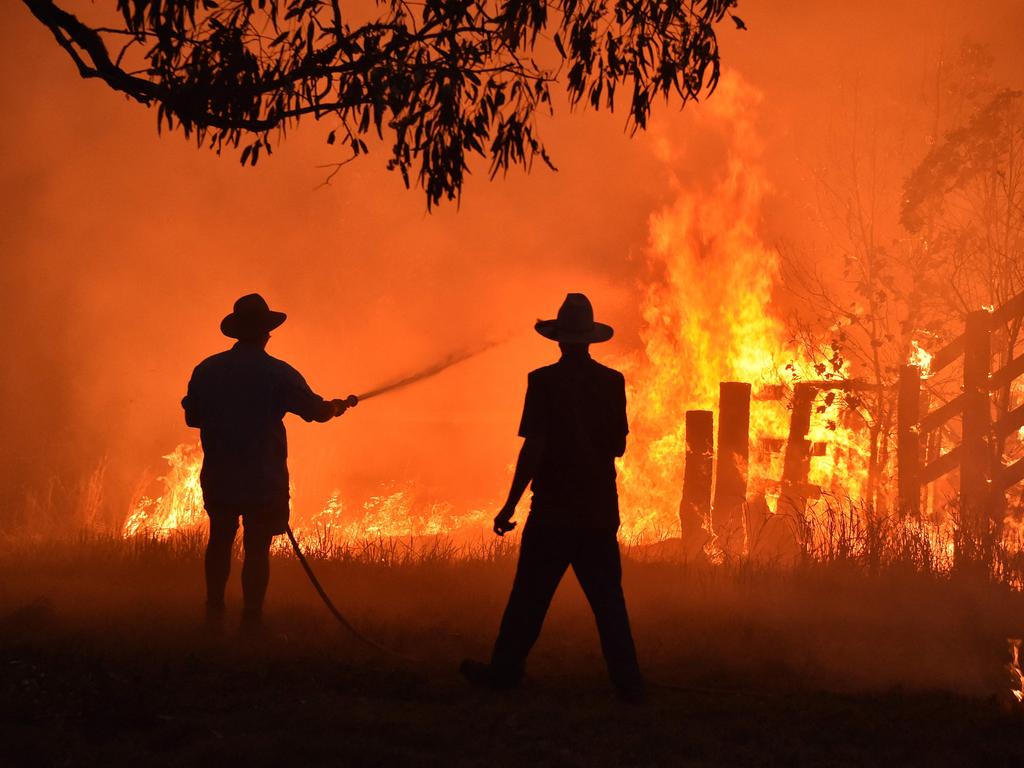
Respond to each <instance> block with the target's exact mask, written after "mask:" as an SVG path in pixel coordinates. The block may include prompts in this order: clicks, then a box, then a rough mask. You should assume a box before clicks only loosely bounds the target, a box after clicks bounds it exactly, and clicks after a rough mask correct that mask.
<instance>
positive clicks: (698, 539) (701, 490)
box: [679, 411, 714, 557]
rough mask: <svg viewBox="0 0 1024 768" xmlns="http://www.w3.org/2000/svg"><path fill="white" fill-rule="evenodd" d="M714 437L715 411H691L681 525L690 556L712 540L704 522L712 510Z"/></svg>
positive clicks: (689, 414)
mask: <svg viewBox="0 0 1024 768" xmlns="http://www.w3.org/2000/svg"><path fill="white" fill-rule="evenodd" d="M713 441H714V415H713V414H712V412H711V411H687V412H686V464H685V465H684V467H683V498H682V500H681V501H680V502H679V529H680V535H681V537H682V540H683V549H684V551H685V552H686V553H687V555H689V556H690V557H697V556H698V555H700V554H701V553H702V552H703V550H704V544H705V543H706V542H707V540H708V533H707V531H706V530H705V528H704V524H705V521H706V520H708V518H709V516H710V514H711V466H712V460H713V456H714V454H713V451H714V446H713Z"/></svg>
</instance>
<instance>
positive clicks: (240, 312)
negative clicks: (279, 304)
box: [220, 293, 288, 339]
mask: <svg viewBox="0 0 1024 768" xmlns="http://www.w3.org/2000/svg"><path fill="white" fill-rule="evenodd" d="M287 318H288V315H286V314H285V313H284V312H274V311H273V310H272V309H271V308H270V307H269V306H267V302H266V300H265V299H264V298H263V297H262V296H260V295H259V294H258V293H250V294H247V295H245V296H243V297H242V298H240V299H239V300H238V301H236V302H235V307H234V309H233V310H232V311H231V314H230V315H227V316H226V317H225V318H224V319H223V320H221V321H220V332H221V333H223V334H224V335H225V336H228V337H230V338H232V339H243V338H248V337H250V336H260V335H262V334H264V333H270V332H271V331H272V330H274V329H275V328H277V327H278V326H279V325H281V323H283V322H284V321H285V320H286V319H287Z"/></svg>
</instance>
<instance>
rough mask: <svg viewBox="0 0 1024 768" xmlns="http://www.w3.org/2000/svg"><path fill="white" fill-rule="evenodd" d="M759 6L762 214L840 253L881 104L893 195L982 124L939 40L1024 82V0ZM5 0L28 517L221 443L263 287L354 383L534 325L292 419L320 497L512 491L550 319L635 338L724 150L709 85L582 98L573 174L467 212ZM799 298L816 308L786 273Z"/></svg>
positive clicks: (14, 335)
mask: <svg viewBox="0 0 1024 768" xmlns="http://www.w3.org/2000/svg"><path fill="white" fill-rule="evenodd" d="M982 8H983V10H982ZM89 10H90V4H88V3H83V4H81V12H82V14H83V16H86V15H87V14H88V13H89ZM739 13H740V15H741V16H742V17H743V18H744V20H745V21H746V23H747V25H748V27H749V31H746V32H741V31H738V30H724V31H723V38H722V52H723V53H722V55H723V61H724V63H725V69H726V70H727V71H728V72H729V73H731V74H730V76H736V77H740V78H742V79H743V80H744V81H745V82H746V83H747V84H749V85H750V86H752V88H753V89H755V90H756V91H758V92H759V93H760V100H761V101H760V107H759V110H760V111H759V115H760V118H759V122H760V124H759V137H758V140H759V141H763V142H764V149H763V158H764V163H765V164H766V166H767V169H768V172H769V176H770V178H771V181H772V185H773V193H772V194H771V195H769V200H770V202H769V203H768V205H767V208H766V211H765V221H764V223H763V226H764V232H763V235H762V236H763V238H764V239H765V240H766V242H772V243H778V244H779V245H780V246H783V245H786V244H789V243H801V244H802V246H801V247H802V248H803V249H804V250H805V251H806V253H808V254H816V255H815V256H814V258H816V259H827V257H826V256H822V255H821V254H822V253H825V252H826V249H824V248H823V247H822V240H823V237H824V235H823V230H822V228H821V227H820V226H818V225H817V224H816V223H815V221H814V215H813V213H814V211H815V210H816V208H815V200H816V193H815V189H814V188H815V183H816V181H815V180H816V178H817V177H818V176H820V174H823V173H830V172H832V170H833V169H834V168H833V166H834V164H836V163H838V160H837V158H838V157H840V156H841V155H842V152H843V151H845V148H847V147H849V146H851V141H852V139H853V138H855V137H857V136H858V135H861V133H860V132H861V131H862V130H863V129H864V126H880V127H881V128H882V129H884V130H883V131H882V133H881V134H880V135H885V136H894V137H897V139H899V141H895V140H894V141H893V142H890V143H889V144H888V145H887V146H889V147H898V152H889V154H885V153H882V154H880V155H879V162H882V163H888V164H889V166H890V167H888V168H887V172H886V173H885V174H881V176H882V177H885V178H887V179H888V180H889V182H891V183H889V184H888V186H887V187H886V189H885V192H884V194H886V195H889V196H890V197H891V196H892V195H894V194H897V193H898V183H899V182H900V181H901V180H902V178H903V176H904V175H905V173H906V171H907V170H908V169H909V168H910V167H912V166H913V164H914V163H915V162H917V161H918V160H919V159H920V158H921V157H923V155H924V154H925V153H926V152H927V150H928V147H929V144H928V135H929V132H928V131H922V130H920V128H921V126H922V125H926V124H927V123H928V121H929V120H931V121H932V123H933V127H934V129H935V130H936V131H938V132H941V131H943V130H945V129H947V128H948V127H949V126H950V125H952V124H954V123H955V121H956V120H957V118H958V115H957V110H958V109H961V108H962V106H960V105H958V104H956V103H949V104H944V105H943V108H942V109H941V110H939V111H936V110H935V109H934V99H933V93H932V91H933V90H934V82H935V70H936V67H937V66H938V62H940V61H945V60H952V59H953V58H955V53H956V51H957V50H958V49H959V47H960V45H961V43H962V42H963V41H964V40H969V41H972V42H975V43H979V44H983V45H985V46H987V47H988V49H989V50H990V52H991V54H992V56H993V66H992V70H991V76H992V78H993V79H994V80H995V81H996V82H997V84H998V85H1001V86H1016V87H1020V86H1021V85H1022V81H1024V72H1022V67H1021V55H1020V54H1021V51H1020V42H1019V39H1020V38H1019V34H1020V31H1021V30H1022V29H1024V3H1021V2H1018V1H1017V0H1000V2H992V3H985V4H984V6H978V4H975V3H970V2H946V3H931V2H898V3H890V2H880V1H876V2H868V3H859V4H851V3H843V2H823V3H813V4H809V3H798V2H773V3H769V2H744V3H743V4H742V6H741V8H740V11H739ZM0 14H2V18H3V22H4V23H3V26H2V29H0V57H2V72H3V78H2V81H0V104H2V107H3V114H4V119H3V120H2V122H0V153H2V155H3V162H2V165H0V173H2V175H3V179H2V195H3V197H4V199H3V206H2V210H3V213H2V216H3V222H2V226H0V249H2V250H0V252H2V264H0V286H2V287H0V290H2V292H3V300H2V302H0V322H2V333H3V339H4V345H5V352H6V358H7V359H6V364H5V365H4V366H3V370H2V373H0V396H2V405H0V407H2V409H3V423H4V426H5V439H4V440H3V443H2V446H0V504H2V507H0V524H3V525H5V526H11V525H15V524H19V523H23V522H30V521H35V522H43V521H45V522H52V521H59V520H68V519H72V518H73V515H74V506H75V505H76V504H78V503H79V501H80V500H81V495H82V491H81V489H82V487H83V484H84V483H86V482H87V480H88V478H89V476H90V475H91V474H92V473H93V472H94V471H95V470H96V469H97V468H98V467H100V466H105V468H106V469H105V475H104V476H103V482H102V487H103V503H102V504H101V513H100V514H101V522H103V523H105V524H110V525H116V524H118V523H119V522H120V519H121V518H122V517H123V515H124V513H125V511H126V509H127V505H128V502H129V500H130V498H131V497H132V494H133V493H134V492H135V491H136V489H137V488H138V486H139V483H140V481H141V480H142V479H143V478H144V477H145V476H146V473H149V474H150V475H152V474H153V473H158V472H159V470H160V468H161V462H160V456H161V455H162V454H164V453H167V452H169V451H170V450H172V449H173V448H174V446H175V445H177V444H179V443H182V442H186V441H194V440H196V439H197V435H196V434H195V433H194V432H193V431H192V430H188V429H187V428H186V427H185V426H184V424H183V420H182V414H181V409H180V406H179V400H180V398H181V396H182V395H183V393H184V390H185V385H186V382H187V380H188V377H189V374H190V373H191V370H192V367H193V366H194V365H195V364H196V363H197V362H199V360H201V359H202V358H203V357H205V356H207V355H209V354H212V353H214V352H216V351H219V350H221V349H223V348H225V347H226V346H227V344H228V342H227V340H226V339H225V338H224V337H222V336H221V335H220V334H219V331H218V324H219V321H220V319H221V317H223V315H224V314H226V313H227V312H228V311H229V310H230V308H231V304H232V302H233V301H234V299H235V298H237V297H238V296H239V295H241V294H244V293H249V292H252V291H259V292H261V293H262V294H263V295H264V296H266V297H267V299H268V301H269V302H270V304H271V306H272V307H274V308H277V309H281V310H283V311H286V312H288V314H289V320H288V322H287V323H286V324H285V325H284V326H283V327H282V328H281V329H280V330H279V331H277V332H275V334H274V338H273V339H272V341H271V345H270V347H269V350H270V352H271V353H272V354H274V355H276V356H278V357H281V358H284V359H286V360H288V361H289V362H291V363H292V364H294V365H295V366H296V367H297V368H299V370H301V371H302V372H303V373H304V374H305V375H306V377H307V379H308V380H309V382H310V383H311V384H312V386H313V387H314V389H315V390H317V391H318V392H320V393H321V394H323V395H324V396H327V397H343V396H345V395H348V394H350V393H353V392H359V391H364V390H367V389H370V388H372V387H374V386H375V385H377V384H379V383H382V382H385V381H388V380H391V379H393V378H395V377H400V376H401V375H403V374H406V373H410V372H413V371H415V370H417V369H419V368H422V367H426V366H429V365H430V364H431V363H433V362H435V361H436V360H438V359H441V358H444V357H446V356H448V355H450V354H452V353H454V352H458V351H459V350H462V349H466V348H470V347H474V346H477V345H478V344H480V343H482V342H485V341H488V340H495V339H503V340H504V341H503V343H501V344H500V345H499V346H497V347H495V348H493V349H491V350H489V351H487V352H486V353H484V354H482V355H480V356H477V357H475V358H473V359H471V360H467V361H465V362H464V363H462V364H460V365H459V366H457V367H455V368H453V369H451V370H450V371H447V372H445V373H444V374H442V375H440V376H438V377H436V378H433V379H431V380H428V381H425V382H423V383H422V384H419V385H417V386H415V387H410V388H408V389H405V390H402V391H400V392H395V393H393V394H390V395H388V396H387V398H385V397H381V398H380V399H378V400H375V401H372V402H369V403H366V404H365V406H364V407H361V408H359V409H356V410H355V411H353V412H352V413H350V414H348V415H346V416H345V417H344V418H342V419H340V420H337V421H334V422H332V423H330V424H328V425H326V426H320V425H305V424H302V423H301V422H299V421H297V420H296V421H289V437H290V441H291V447H292V450H291V455H292V462H291V463H292V467H293V480H294V482H295V486H296V489H297V495H296V506H297V507H300V508H301V507H303V506H305V507H307V508H318V505H321V504H322V503H323V501H324V499H326V498H327V496H328V495H329V494H330V493H331V492H332V490H333V489H335V488H341V489H343V490H344V492H345V493H346V495H351V496H353V497H360V496H365V495H367V494H370V493H373V492H375V489H378V488H380V487H381V484H382V483H387V482H397V483H416V484H417V487H418V488H419V489H420V490H421V491H422V492H423V494H424V495H426V496H427V497H430V498H437V499H445V500H448V501H451V502H452V503H454V504H456V505H472V504H484V503H487V502H488V501H493V500H498V499H499V497H500V496H501V494H503V492H504V490H505V489H504V487H503V484H504V482H505V480H506V478H507V476H508V467H509V465H510V464H511V463H512V461H513V460H514V458H515V453H516V450H517V448H518V445H517V441H516V439H515V432H516V427H517V422H518V417H519V410H520V407H521V401H522V395H523V392H524V389H525V382H526V372H527V371H528V370H529V369H531V368H533V367H536V366H538V365H542V364H545V363H547V362H550V361H552V360H553V359H554V358H555V356H556V354H557V350H556V349H555V348H554V346H553V345H551V344H550V343H549V342H546V341H545V340H543V339H541V338H540V337H539V336H536V335H535V334H533V332H532V330H531V327H532V324H533V322H534V320H536V319H537V318H538V317H547V316H552V315H553V313H554V312H555V311H556V309H557V307H558V304H559V303H560V301H561V299H562V297H563V296H564V294H565V293H566V292H568V291H583V292H586V293H588V294H589V295H590V296H591V298H592V300H593V302H594V304H595V307H596V309H597V312H598V314H599V315H600V316H601V319H603V320H605V321H607V322H609V323H611V324H612V325H614V326H615V327H616V329H617V334H616V337H615V339H614V340H613V341H612V342H611V343H609V344H608V345H606V347H607V348H606V349H601V350H600V355H604V356H607V357H609V358H623V357H626V356H628V355H630V354H633V353H635V352H636V351H637V350H638V347H639V335H638V334H639V330H640V325H641V318H640V311H639V309H640V308H639V303H640V301H641V297H642V295H643V285H644V282H645V281H647V280H650V279H656V275H650V274H648V273H647V270H646V267H645V259H644V252H645V248H646V245H647V238H648V225H649V221H650V219H651V217H652V215H654V214H656V213H657V212H658V211H659V210H661V209H663V208H665V207H666V206H668V205H670V204H671V202H672V200H673V198H674V196H675V195H676V194H677V192H678V190H679V189H680V188H681V187H686V188H688V189H695V188H697V189H699V188H700V187H701V184H702V180H703V179H705V178H709V177H712V176H714V175H715V174H716V173H718V172H720V162H721V159H722V157H721V153H722V151H723V150H722V146H721V141H720V138H719V137H718V135H717V134H716V132H715V131H714V130H712V129H710V128H709V127H708V124H707V121H706V120H705V119H704V118H702V115H701V105H696V106H694V107H692V108H688V109H687V110H686V111H685V112H684V113H679V112H677V111H675V110H674V109H671V108H662V109H659V110H657V112H656V115H655V117H654V120H653V124H652V126H651V129H650V130H649V132H648V133H647V134H639V135H637V136H636V137H634V138H630V137H629V135H628V132H627V131H626V130H624V125H623V123H624V117H623V116H622V115H621V114H616V115H611V116H609V115H594V114H591V113H578V114H572V113H570V112H569V110H568V109H567V108H566V107H565V106H564V105H558V106H557V110H558V114H557V115H556V116H555V117H554V118H553V119H551V120H548V121H546V125H545V131H546V137H547V140H548V148H549V151H550V153H551V155H552V157H553V158H554V161H555V163H556V165H557V166H558V168H559V171H558V172H557V173H553V172H550V171H548V170H547V169H546V168H543V167H538V168H535V169H534V172H533V173H532V174H530V175H528V176H527V175H524V174H520V173H513V174H511V175H510V176H509V177H508V178H506V179H498V180H496V181H494V182H489V181H488V180H487V179H486V173H485V168H483V167H480V168H479V169H478V172H477V174H476V175H475V176H474V177H473V178H472V179H471V180H470V182H469V183H468V185H467V187H466V189H465V191H464V197H463V199H462V201H461V204H460V205H459V206H455V205H445V206H442V207H440V208H439V209H438V210H436V211H434V212H433V213H427V212H426V210H425V202H424V197H423V196H422V194H421V193H420V192H418V191H416V190H413V191H406V190H405V189H404V188H403V186H402V184H401V180H400V178H399V177H398V176H397V175H396V174H390V173H388V172H386V171H385V170H384V167H383V166H384V158H383V156H382V155H381V154H379V153H378V154H371V155H370V156H369V157H367V158H363V159H360V160H358V161H356V162H354V163H352V164H350V165H348V166H346V167H345V168H344V169H342V170H341V172H340V173H338V174H337V175H336V176H335V177H334V178H333V180H332V181H331V183H330V184H329V185H326V186H325V185H323V184H322V182H323V181H324V179H325V178H326V176H327V174H328V172H329V171H328V170H327V169H325V168H323V167H322V166H323V165H324V164H327V163H330V162H332V161H334V160H336V159H338V158H336V157H335V156H334V155H332V152H333V151H334V150H333V149H332V148H331V147H328V146H327V145H326V143H325V137H326V133H327V131H328V130H329V126H325V125H316V124H313V123H309V124H305V125H304V126H303V127H302V129H300V130H298V131H297V132H294V133H293V134H292V135H291V136H289V137H288V139H287V140H285V141H284V142H283V143H281V144H279V145H278V146H277V147H276V148H275V151H274V155H273V156H272V157H271V158H268V159H267V160H266V161H261V163H260V165H259V166H257V167H256V168H242V167H241V166H240V165H239V164H238V162H237V157H236V156H235V155H234V154H233V153H231V152H227V153H225V154H224V155H223V156H221V157H218V156H217V155H215V154H213V153H212V152H209V151H205V150H197V149H196V148H195V147H194V146H193V145H192V144H190V143H189V142H187V141H185V140H184V139H183V138H182V137H180V136H178V135H165V136H163V137H160V136H158V135H157V132H156V130H155V115H154V114H153V113H152V112H149V111H147V110H145V109H144V108H142V107H140V106H138V105H137V104H134V103H129V102H127V101H126V100H124V99H123V98H121V97H120V96H119V95H117V94H115V93H113V92H111V91H110V90H109V89H107V88H106V87H105V86H102V85H100V84H97V83H95V82H86V81H83V80H81V79H80V78H79V77H78V75H77V73H76V71H75V69H74V67H73V65H72V64H71V62H70V61H69V60H68V59H67V57H66V55H65V54H64V52H63V51H61V50H60V49H59V48H58V47H57V45H56V44H55V43H54V42H53V40H52V38H50V37H49V34H48V32H46V31H45V30H44V29H43V28H42V27H41V25H39V24H38V23H37V22H36V21H35V20H34V19H33V18H32V17H31V15H30V14H29V12H28V11H27V10H26V9H25V8H24V7H23V6H22V5H21V4H20V3H6V4H5V5H4V8H3V10H2V11H0ZM712 98H714V96H712ZM930 139H931V141H934V139H935V132H934V131H933V132H931V134H930ZM900 142H902V143H900ZM896 199H898V198H896ZM894 210H895V209H894ZM893 215H895V213H894V214H893ZM776 300H777V304H778V309H779V312H780V313H782V314H784V313H786V312H787V311H789V309H790V308H789V307H788V306H787V301H786V297H785V295H784V292H782V291H779V292H778V295H777V296H776ZM466 477H469V478H471V481H469V482H468V483H467V481H466Z"/></svg>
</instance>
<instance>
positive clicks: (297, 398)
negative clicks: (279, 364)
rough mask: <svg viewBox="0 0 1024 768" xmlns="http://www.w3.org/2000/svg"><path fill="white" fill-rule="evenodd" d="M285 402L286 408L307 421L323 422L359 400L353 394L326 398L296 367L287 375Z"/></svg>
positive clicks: (288, 371)
mask: <svg viewBox="0 0 1024 768" xmlns="http://www.w3.org/2000/svg"><path fill="white" fill-rule="evenodd" d="M284 393H285V402H284V409H285V410H286V411H288V412H289V413H294V414H295V415H296V416H299V417H301V418H302V419H304V420H306V421H318V422H320V423H323V422H325V421H330V420H331V419H333V418H334V417H336V416H341V414H343V413H344V412H345V411H347V410H348V409H349V408H352V407H353V406H355V405H356V403H357V402H358V401H357V400H356V398H355V397H354V396H353V395H349V397H348V398H346V399H344V400H341V399H337V398H336V399H334V400H324V399H323V398H322V397H320V395H318V394H316V393H315V392H314V391H313V390H312V389H311V388H310V386H309V384H307V383H306V380H305V379H304V378H303V377H302V375H301V374H300V373H299V372H298V371H296V370H295V369H294V368H289V369H288V370H287V373H286V377H285V385H284Z"/></svg>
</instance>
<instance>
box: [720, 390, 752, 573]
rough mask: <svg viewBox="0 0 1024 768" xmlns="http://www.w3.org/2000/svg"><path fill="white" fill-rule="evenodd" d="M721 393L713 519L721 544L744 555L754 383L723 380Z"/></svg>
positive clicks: (731, 552) (735, 552) (733, 553)
mask: <svg viewBox="0 0 1024 768" xmlns="http://www.w3.org/2000/svg"><path fill="white" fill-rule="evenodd" d="M718 392H719V397H718V461H717V463H716V467H715V500H714V503H713V504H712V506H711V510H712V512H711V519H712V522H713V523H714V529H715V535H716V536H717V537H718V543H719V546H721V547H722V549H723V550H724V551H725V552H727V553H728V554H730V555H742V554H743V550H744V534H743V510H744V505H745V504H746V501H747V473H748V466H749V462H750V385H749V384H745V383H743V382H739V381H723V382H722V383H721V384H719V387H718Z"/></svg>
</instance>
